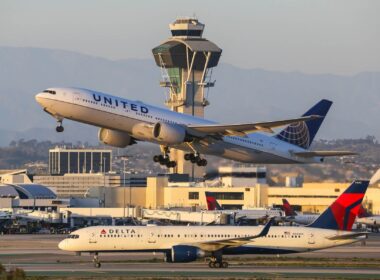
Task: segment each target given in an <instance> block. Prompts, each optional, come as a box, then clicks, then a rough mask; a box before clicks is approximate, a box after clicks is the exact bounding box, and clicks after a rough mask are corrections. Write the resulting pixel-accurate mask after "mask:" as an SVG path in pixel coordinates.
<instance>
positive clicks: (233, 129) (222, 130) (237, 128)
mask: <svg viewBox="0 0 380 280" xmlns="http://www.w3.org/2000/svg"><path fill="white" fill-rule="evenodd" d="M318 118H320V116H317V115H310V116H306V117H301V118H297V119H288V120H281V121H273V122H258V123H246V124H211V125H209V124H207V125H188V126H187V128H188V129H189V132H193V134H195V135H196V134H201V135H210V134H222V135H236V136H245V135H246V133H250V132H256V131H264V132H269V133H273V130H272V128H276V127H280V126H284V125H288V124H292V123H298V122H305V121H310V120H314V119H318Z"/></svg>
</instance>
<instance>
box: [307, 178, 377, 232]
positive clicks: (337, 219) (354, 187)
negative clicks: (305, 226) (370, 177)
mask: <svg viewBox="0 0 380 280" xmlns="http://www.w3.org/2000/svg"><path fill="white" fill-rule="evenodd" d="M368 184H369V181H354V182H353V183H352V184H351V185H350V186H349V187H348V189H347V190H346V191H344V192H343V193H342V194H341V195H340V196H339V197H338V198H337V199H336V200H335V201H334V203H333V204H332V205H331V206H330V207H329V208H327V209H326V211H325V212H323V213H322V214H321V215H320V216H319V217H318V218H317V219H316V220H315V221H314V222H313V223H312V224H310V225H309V227H315V228H326V229H336V230H347V231H350V230H351V229H352V225H353V223H354V221H355V218H356V217H357V215H358V213H359V209H360V207H361V203H362V201H363V198H364V195H365V192H366V190H367V187H368Z"/></svg>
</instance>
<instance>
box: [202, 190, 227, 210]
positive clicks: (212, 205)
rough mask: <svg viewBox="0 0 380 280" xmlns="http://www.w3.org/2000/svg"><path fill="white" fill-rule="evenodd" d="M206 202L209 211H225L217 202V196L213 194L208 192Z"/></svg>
mask: <svg viewBox="0 0 380 280" xmlns="http://www.w3.org/2000/svg"><path fill="white" fill-rule="evenodd" d="M205 194H206V202H207V210H209V211H214V210H223V208H222V207H221V206H220V205H219V203H218V202H217V201H216V198H215V194H214V193H212V192H206V193H205Z"/></svg>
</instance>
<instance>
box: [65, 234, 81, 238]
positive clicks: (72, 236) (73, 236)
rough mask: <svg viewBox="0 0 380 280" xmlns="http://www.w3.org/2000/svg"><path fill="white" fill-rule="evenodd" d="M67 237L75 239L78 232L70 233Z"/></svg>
mask: <svg viewBox="0 0 380 280" xmlns="http://www.w3.org/2000/svg"><path fill="white" fill-rule="evenodd" d="M67 238H71V239H77V238H79V235H78V234H70V235H69V236H68V237H67Z"/></svg>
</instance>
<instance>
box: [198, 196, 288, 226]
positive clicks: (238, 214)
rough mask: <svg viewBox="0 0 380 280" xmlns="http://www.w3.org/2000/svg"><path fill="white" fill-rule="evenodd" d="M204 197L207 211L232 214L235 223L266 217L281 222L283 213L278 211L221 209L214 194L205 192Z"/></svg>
mask: <svg viewBox="0 0 380 280" xmlns="http://www.w3.org/2000/svg"><path fill="white" fill-rule="evenodd" d="M205 195H206V203H207V210H208V211H217V212H223V213H227V214H232V215H234V217H235V220H237V221H239V220H241V219H248V220H258V219H263V218H268V217H275V219H280V220H282V218H281V217H284V212H283V211H281V210H278V209H238V210H229V209H223V207H222V206H220V204H219V203H218V201H217V200H216V197H215V193H213V192H205Z"/></svg>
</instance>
